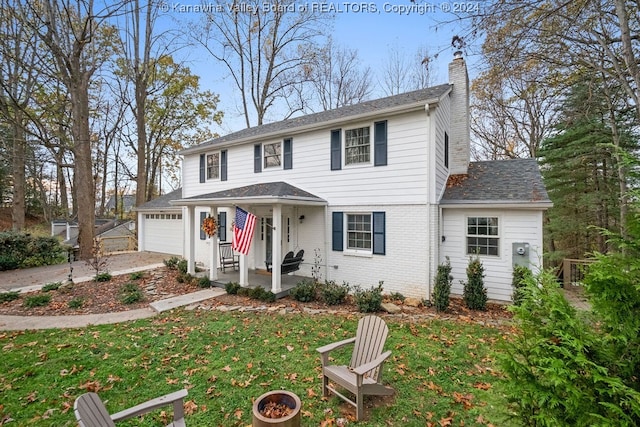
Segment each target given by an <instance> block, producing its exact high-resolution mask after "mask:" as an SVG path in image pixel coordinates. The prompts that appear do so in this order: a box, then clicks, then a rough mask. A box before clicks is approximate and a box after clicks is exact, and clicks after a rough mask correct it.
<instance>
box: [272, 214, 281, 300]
mask: <svg viewBox="0 0 640 427" xmlns="http://www.w3.org/2000/svg"><path fill="white" fill-rule="evenodd" d="M271 235H272V236H273V239H272V242H271V292H273V293H274V294H277V293H278V292H280V291H282V277H281V276H282V274H281V272H280V263H281V260H282V205H273V230H272V233H271Z"/></svg>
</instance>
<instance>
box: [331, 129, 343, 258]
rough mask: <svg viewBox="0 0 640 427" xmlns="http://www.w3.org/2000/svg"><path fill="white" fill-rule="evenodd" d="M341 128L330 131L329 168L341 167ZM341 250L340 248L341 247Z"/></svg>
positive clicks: (338, 168) (337, 168) (336, 168)
mask: <svg viewBox="0 0 640 427" xmlns="http://www.w3.org/2000/svg"><path fill="white" fill-rule="evenodd" d="M341 135H342V130H341V129H335V130H332V131H331V170H332V171H335V170H340V169H342V140H341ZM341 250H342V249H341Z"/></svg>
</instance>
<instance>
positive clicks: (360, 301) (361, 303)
mask: <svg viewBox="0 0 640 427" xmlns="http://www.w3.org/2000/svg"><path fill="white" fill-rule="evenodd" d="M382 290H383V289H382V282H379V283H378V286H372V287H371V288H369V289H367V290H363V289H360V288H359V287H357V288H356V290H355V292H354V293H353V299H354V301H355V303H356V305H357V306H358V311H359V312H360V313H375V312H376V311H380V307H381V306H382Z"/></svg>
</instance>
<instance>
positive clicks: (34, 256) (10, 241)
mask: <svg viewBox="0 0 640 427" xmlns="http://www.w3.org/2000/svg"><path fill="white" fill-rule="evenodd" d="M0 248H2V255H0V271H4V270H14V269H17V268H21V267H38V266H41V265H50V264H55V263H60V262H62V261H63V260H64V259H65V258H64V254H65V251H64V249H63V248H62V246H61V245H60V242H59V241H58V239H56V238H55V237H50V236H32V235H31V234H26V233H20V232H15V231H5V232H0Z"/></svg>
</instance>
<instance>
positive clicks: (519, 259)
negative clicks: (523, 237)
mask: <svg viewBox="0 0 640 427" xmlns="http://www.w3.org/2000/svg"><path fill="white" fill-rule="evenodd" d="M511 245H512V250H511V260H512V263H513V266H514V267H515V266H516V265H520V266H522V267H529V263H530V261H529V244H528V243H526V242H513V243H512V244H511Z"/></svg>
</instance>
